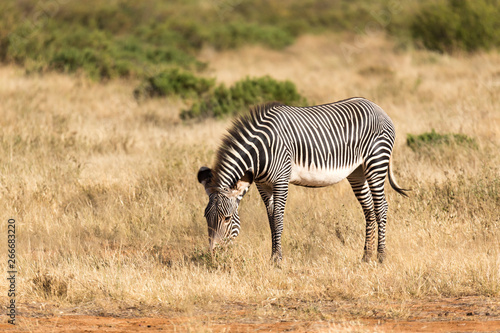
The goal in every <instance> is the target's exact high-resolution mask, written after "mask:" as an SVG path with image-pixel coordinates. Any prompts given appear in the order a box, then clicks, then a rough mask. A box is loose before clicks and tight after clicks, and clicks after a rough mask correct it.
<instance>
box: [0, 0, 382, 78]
mask: <svg viewBox="0 0 500 333" xmlns="http://www.w3.org/2000/svg"><path fill="white" fill-rule="evenodd" d="M382 6H383V5H380V4H374V3H373V2H370V1H368V0H356V1H331V2H327V1H326V2H325V1H318V0H305V1H300V0H290V1H286V2H285V3H278V2H269V1H265V0H251V1H236V2H231V1H229V2H227V1H209V3H205V2H202V1H200V0H192V1H181V0H171V1H159V0H144V1H134V0H118V1H111V2H109V1H108V2H106V1H99V0H86V1H62V2H60V1H49V2H48V3H45V2H43V1H42V2H40V1H38V0H23V1H15V2H13V1H3V2H0V12H1V13H2V15H1V17H0V61H1V62H16V63H18V64H20V65H22V66H33V64H34V65H35V66H34V67H35V68H36V69H37V70H40V71H43V70H57V71H64V72H75V71H82V72H85V73H87V74H89V76H91V77H93V78H95V79H108V78H114V77H124V76H125V77H127V76H133V77H139V78H142V77H143V76H144V75H147V73H148V72H150V71H148V70H146V69H148V68H155V71H161V70H164V69H166V68H171V67H175V66H178V67H182V68H183V69H193V68H201V67H203V64H202V63H200V62H199V61H197V60H196V56H197V54H198V52H199V51H200V50H201V49H202V48H203V47H204V46H207V45H208V46H213V47H214V48H216V49H229V48H236V47H240V46H242V45H246V44H261V45H264V46H266V47H270V48H274V49H281V48H283V47H286V46H287V45H290V44H291V43H293V41H294V39H295V37H296V36H298V35H301V34H304V33H311V32H322V31H325V30H335V31H340V30H350V31H357V29H356V28H357V27H358V25H360V24H364V23H367V22H370V21H373V17H372V16H371V14H370V13H371V12H372V11H377V10H379V9H380V8H381V7H382Z"/></svg>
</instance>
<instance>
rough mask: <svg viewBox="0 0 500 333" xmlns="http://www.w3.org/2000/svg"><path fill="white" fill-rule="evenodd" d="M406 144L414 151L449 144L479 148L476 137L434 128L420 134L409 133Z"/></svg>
mask: <svg viewBox="0 0 500 333" xmlns="http://www.w3.org/2000/svg"><path fill="white" fill-rule="evenodd" d="M406 144H407V145H408V147H410V148H411V149H412V150H413V151H417V150H419V149H421V148H428V147H437V146H449V145H453V144H455V145H459V146H464V147H469V148H475V149H476V148H477V147H478V145H477V142H476V140H475V139H474V138H471V137H468V136H467V135H465V134H456V133H446V134H440V133H437V132H436V131H435V130H434V129H432V131H431V132H426V133H423V134H419V135H414V134H408V135H407V136H406Z"/></svg>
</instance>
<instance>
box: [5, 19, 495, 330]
mask: <svg viewBox="0 0 500 333" xmlns="http://www.w3.org/2000/svg"><path fill="white" fill-rule="evenodd" d="M61 15H62V14H61ZM294 38H295V39H293V41H292V42H291V43H289V45H284V46H281V47H280V48H278V49H276V48H273V47H271V48H270V47H268V46H266V45H260V44H259V43H257V45H246V46H238V47H236V48H225V49H220V48H217V47H213V46H206V45H205V46H204V47H200V49H199V50H198V51H197V52H198V53H196V61H198V62H200V63H203V64H206V65H204V66H205V68H203V70H201V71H200V72H199V73H198V74H197V75H199V76H200V77H202V78H207V79H216V81H217V82H219V83H222V84H225V85H226V86H228V87H229V86H231V85H232V84H235V83H236V82H238V81H239V80H242V79H244V78H246V77H261V76H265V75H270V76H272V77H273V78H275V79H277V80H290V81H291V82H293V83H294V84H295V85H296V88H297V91H298V92H299V93H300V94H301V95H302V96H305V97H306V98H307V101H308V103H309V104H320V103H328V102H332V101H336V100H340V99H344V98H347V97H351V96H363V97H366V98H368V99H370V100H372V101H374V102H376V103H377V104H378V105H380V106H381V107H382V108H384V110H385V111H386V112H387V113H388V114H389V116H390V117H391V118H392V119H393V121H394V124H395V127H396V133H397V139H396V144H395V149H394V155H393V164H394V171H395V174H396V177H397V179H398V182H399V183H400V184H401V185H402V186H403V187H409V188H411V189H412V191H411V192H410V193H409V194H410V198H408V199H406V198H403V197H401V196H399V195H398V194H397V193H396V192H395V191H393V190H392V189H391V188H390V186H388V184H387V188H388V189H387V196H388V201H389V214H388V224H387V251H388V256H387V259H386V261H385V262H384V264H382V265H381V264H378V263H376V262H373V263H362V262H361V257H362V251H363V244H364V218H363V213H362V211H361V208H360V207H359V204H358V202H357V201H356V199H355V197H354V195H353V193H352V191H351V189H350V186H349V184H348V183H347V181H343V182H341V183H339V184H337V185H335V186H331V187H328V188H323V189H307V188H300V187H291V189H290V195H289V199H288V202H287V207H286V214H285V229H284V234H283V255H284V261H283V264H282V267H281V268H276V267H275V266H273V265H272V264H271V262H270V260H269V259H270V254H271V239H270V238H271V237H270V231H269V226H268V222H267V217H266V214H265V209H264V205H263V203H262V202H261V199H260V196H259V194H258V192H257V190H256V189H255V187H254V186H253V187H252V188H251V190H250V192H249V193H248V194H247V195H246V197H245V199H244V200H243V201H242V203H241V205H240V217H241V220H242V231H241V234H240V236H239V237H238V239H237V240H236V241H235V242H234V244H232V246H230V247H229V248H228V249H226V250H225V251H223V252H222V253H220V254H219V257H218V258H217V260H213V259H212V258H211V257H210V255H209V253H208V252H207V250H208V240H207V227H206V222H205V219H204V217H203V211H204V208H205V205H206V202H207V197H206V194H205V192H204V190H203V187H202V186H201V185H200V184H198V182H197V181H196V173H197V171H198V169H199V168H200V167H201V166H203V165H207V166H212V163H213V161H214V157H215V152H216V149H217V147H218V145H219V144H220V142H221V138H222V136H223V135H224V133H225V130H226V129H227V128H228V126H230V124H231V118H230V117H222V118H218V119H214V118H205V119H201V120H200V119H194V120H193V119H188V120H182V119H181V118H180V114H181V112H182V111H183V110H185V109H187V108H189V107H190V106H191V104H192V103H193V100H192V99H189V98H188V99H184V98H181V97H179V96H175V95H173V96H167V97H162V98H144V99H141V98H139V99H137V98H134V93H133V92H134V89H135V88H136V87H137V86H139V85H140V84H141V82H142V79H143V78H142V77H141V75H139V74H137V75H135V74H134V75H132V74H131V75H128V76H120V75H117V76H116V77H113V78H112V79H109V78H106V79H105V80H96V79H95V73H94V72H92V73H94V74H92V73H91V75H89V74H88V73H87V74H86V72H85V71H84V70H83V71H75V72H71V73H68V71H64V70H63V71H57V70H54V68H49V67H50V66H49V67H47V68H44V70H43V71H36V70H35V71H33V70H31V69H30V70H28V71H27V70H26V68H27V67H26V66H25V64H19V63H17V64H16V63H9V64H6V65H3V66H2V67H0V101H1V103H0V114H1V118H0V123H1V128H2V132H1V134H0V170H1V172H0V193H1V200H0V205H1V209H0V211H1V212H2V214H1V218H2V221H4V222H6V221H7V220H8V219H9V218H15V220H16V228H17V233H16V235H17V243H16V246H17V248H16V249H17V252H16V253H17V269H18V276H17V296H16V301H17V304H18V314H19V316H20V319H19V320H20V322H19V326H18V327H19V328H21V329H26V330H37V329H38V328H40V327H39V326H37V325H39V324H38V322H36V321H33V320H28V319H29V318H31V317H33V316H52V315H53V316H60V315H68V314H80V315H81V314H87V315H99V316H131V317H137V316H140V317H150V316H153V317H167V318H184V319H179V321H176V322H173V323H171V326H170V327H174V328H176V329H179V330H188V331H214V330H215V331H217V330H219V329H220V327H219V326H217V325H218V324H220V323H249V322H250V323H274V322H280V321H294V320H299V321H307V322H317V323H323V324H324V325H326V326H318V327H319V328H318V329H327V330H331V331H337V330H344V329H346V330H361V331H362V330H364V329H365V328H364V326H363V325H362V323H361V324H360V323H359V322H357V321H356V320H358V319H366V318H369V319H370V318H372V319H377V320H379V321H380V320H411V319H412V318H415V316H416V312H415V311H416V310H415V307H414V304H415V302H417V303H418V304H425V303H432V302H436V301H440V300H449V299H456V298H462V299H464V300H465V301H463V302H464V308H466V307H467V304H466V303H467V301H466V300H467V299H473V300H474V302H478V303H481V304H482V306H483V308H484V309H485V310H484V312H483V313H482V316H483V317H484V318H486V319H491V320H495V322H496V323H498V321H499V318H500V312H499V311H500V310H499V304H500V303H499V302H500V301H499V300H500V215H499V212H498V208H499V207H500V168H499V165H500V157H499V154H498V149H499V147H500V108H499V107H500V105H499V102H498V101H499V96H500V54H499V53H498V51H495V50H490V51H487V50H479V51H476V52H474V53H467V52H454V53H452V54H449V53H438V52H434V51H429V50H425V49H421V48H418V47H413V46H409V45H406V44H405V45H402V44H401V42H400V41H399V42H398V40H395V39H394V38H391V37H389V36H388V35H387V32H386V31H379V30H377V31H368V30H367V31H365V33H361V34H359V33H358V34H355V33H354V32H334V33H332V32H330V33H321V34H304V35H300V36H296V37H294ZM38 60H39V61H42V60H43V59H42V60H40V59H38ZM28 62H29V63H30V64H33V62H32V61H28ZM39 67H40V66H38V65H37V68H39ZM41 67H43V66H41ZM134 73H135V72H134ZM426 133H427V134H426ZM409 134H410V135H411V136H410V137H408V135H409ZM411 138H413V141H412V140H411ZM407 139H408V140H407ZM407 141H408V142H407ZM412 142H413V144H411V145H409V144H408V143H412ZM0 232H1V233H2V234H4V235H6V234H7V226H6V223H2V224H1V226H0ZM5 248H6V247H5ZM2 265H3V263H2ZM4 271H6V269H4ZM1 288H2V289H1V292H0V299H2V303H3V304H7V302H8V298H7V296H6V295H7V288H6V286H5V284H2V286H1ZM471 297H472V298H471ZM455 310H456V311H459V310H460V309H459V308H457V309H455ZM485 313H488V314H487V315H486V314H485ZM485 316H487V317H485ZM2 318H5V320H3V322H6V320H7V319H6V318H7V317H6V316H5V315H2ZM345 322H348V323H349V324H346V325H347V326H345V325H344V324H343V323H345ZM339 323H340V324H339ZM337 324H338V325H340V326H337ZM352 325H354V326H352ZM5 327H7V326H5ZM54 327H56V326H54ZM353 327H354V328H353ZM233 328H234V327H233ZM309 328H310V329H313V328H311V327H309ZM238 329H241V330H244V329H245V328H244V327H243V328H242V327H239V328H238ZM246 329H247V330H249V328H248V327H247V328H246ZM271 329H272V327H271ZM366 330H369V328H366Z"/></svg>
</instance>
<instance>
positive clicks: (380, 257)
mask: <svg viewBox="0 0 500 333" xmlns="http://www.w3.org/2000/svg"><path fill="white" fill-rule="evenodd" d="M377 259H378V262H379V263H381V264H383V263H384V260H385V253H380V252H379V253H377Z"/></svg>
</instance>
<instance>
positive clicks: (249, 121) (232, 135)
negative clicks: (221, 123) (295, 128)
mask: <svg viewBox="0 0 500 333" xmlns="http://www.w3.org/2000/svg"><path fill="white" fill-rule="evenodd" d="M280 105H283V104H282V103H279V102H268V103H263V104H260V105H256V106H254V107H252V108H251V109H250V111H249V112H246V113H244V114H243V115H240V116H238V117H236V118H235V119H234V120H233V124H232V126H231V127H230V128H229V129H228V133H227V134H226V135H225V136H224V138H223V139H222V144H221V145H220V147H219V149H218V150H217V155H216V158H215V166H214V173H215V183H216V184H219V183H220V180H221V179H220V178H219V170H220V169H221V167H222V162H223V161H224V159H225V157H226V155H227V153H228V152H229V151H232V150H237V151H238V150H239V148H238V147H237V142H239V141H240V140H241V137H242V136H247V134H246V133H245V131H243V129H244V128H247V129H248V128H251V127H255V126H256V125H258V123H259V121H260V119H261V117H263V116H265V115H266V114H267V112H268V111H269V110H271V109H273V108H274V107H276V106H280ZM251 125H253V126H251ZM238 180H239V179H232V180H231V184H229V187H232V186H234V185H235V184H236V182H237V181H238Z"/></svg>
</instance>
